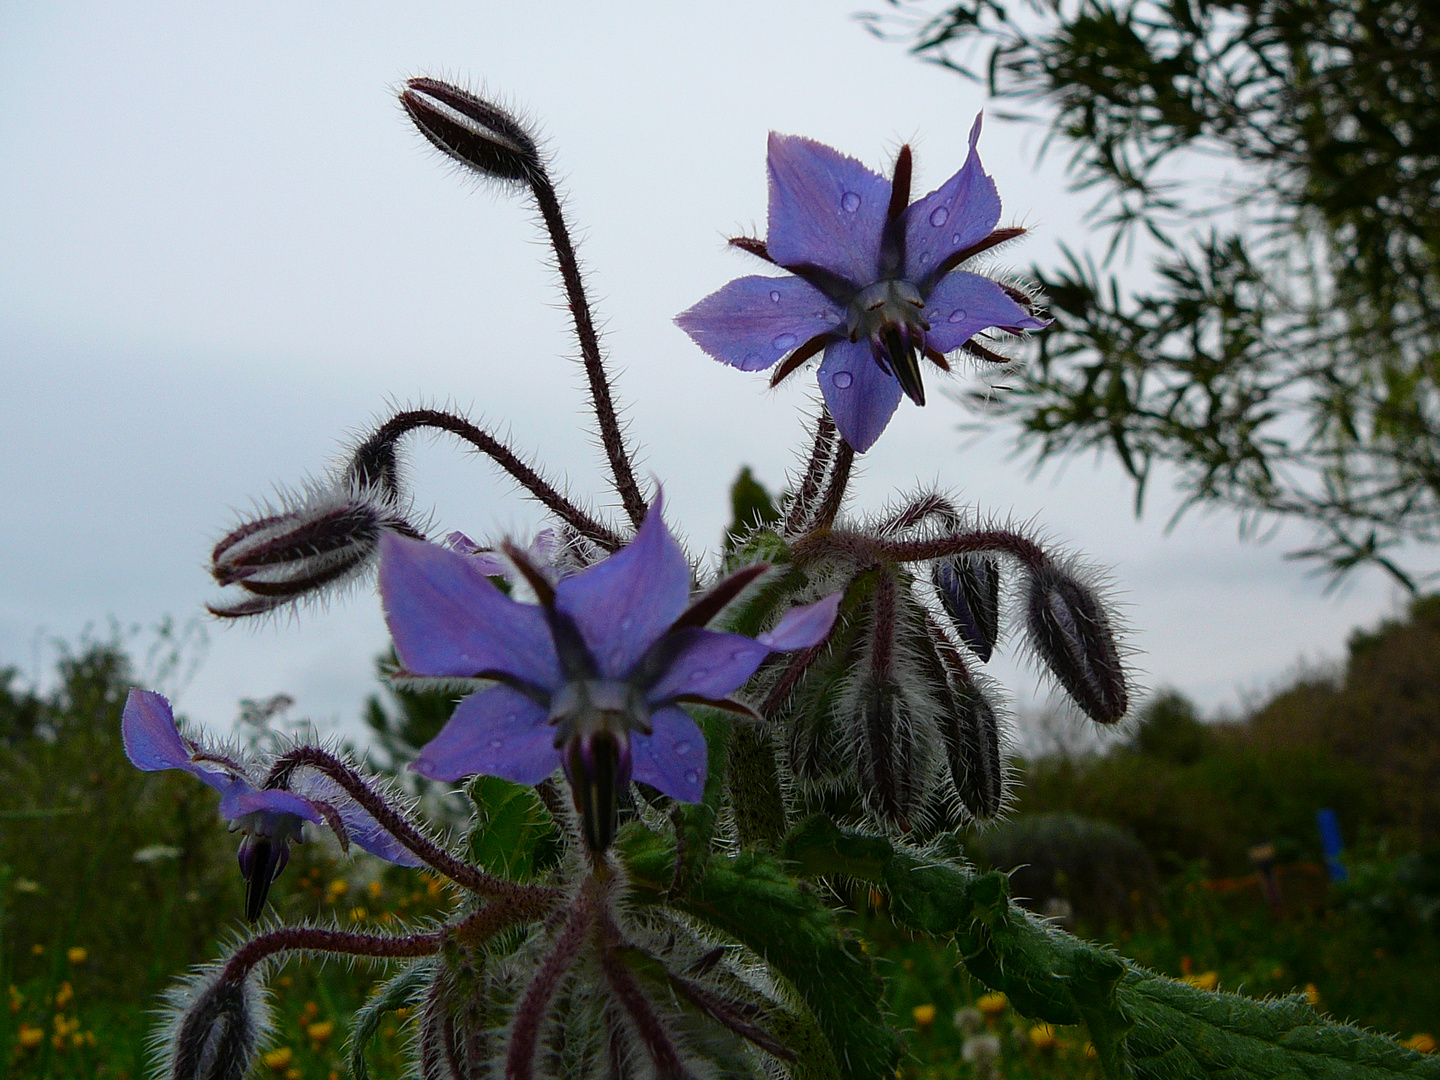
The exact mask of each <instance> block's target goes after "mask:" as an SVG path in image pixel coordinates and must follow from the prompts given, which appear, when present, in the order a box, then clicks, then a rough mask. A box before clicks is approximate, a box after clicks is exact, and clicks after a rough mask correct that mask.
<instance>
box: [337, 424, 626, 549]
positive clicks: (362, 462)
mask: <svg viewBox="0 0 1440 1080" xmlns="http://www.w3.org/2000/svg"><path fill="white" fill-rule="evenodd" d="M419 429H431V430H437V431H448V432H449V433H450V434H452V435H454V436H455V437H456V438H459V439H461V440H463V441H464V442H467V443H469V444H470V445H471V446H473V447H474V448H475V449H476V450H478V451H479V452H480V453H482V454H484V455H486V456H487V457H489V458H490V459H491V460H492V461H494V462H495V463H496V464H497V465H499V466H500V467H501V468H502V469H504V470H505V471H506V472H507V473H509V474H510V476H511V478H512V479H514V480H515V482H516V483H518V484H519V485H520V486H521V487H523V488H524V489H525V490H526V491H528V492H529V493H530V495H531V496H532V497H533V498H534V499H535V500H536V501H537V502H539V503H540V504H541V505H543V506H544V507H545V508H546V509H548V510H549V511H550V512H551V513H553V514H554V515H555V516H556V517H558V518H560V520H562V521H564V522H565V523H566V524H568V525H570V526H571V527H572V528H574V529H575V531H576V532H578V533H580V534H581V535H583V536H586V537H588V538H590V539H591V540H593V541H595V543H597V544H599V545H600V546H601V547H603V548H605V550H607V551H615V550H616V549H618V548H619V547H621V546H622V545H623V543H624V541H623V540H621V539H620V537H618V536H617V535H616V534H615V533H614V531H613V530H611V529H609V528H607V527H606V526H604V525H602V524H600V523H599V522H598V521H596V520H595V519H594V518H592V517H591V516H590V515H589V514H587V513H586V512H585V511H584V510H582V509H580V507H578V506H576V505H575V504H574V503H573V502H571V501H570V500H569V499H568V498H566V497H565V496H564V495H562V494H561V493H560V491H559V490H558V489H557V488H556V487H555V486H554V485H553V484H551V483H550V482H549V481H548V480H546V479H545V478H544V477H543V476H541V475H540V474H539V473H538V472H536V471H535V470H534V469H533V468H531V467H530V466H529V465H527V464H526V463H525V462H524V461H522V460H521V459H520V457H519V456H518V455H517V454H516V453H515V452H514V451H513V450H511V449H510V448H509V447H508V446H506V445H505V444H504V443H502V442H501V441H500V440H499V439H496V438H495V437H494V436H493V435H491V434H490V433H489V432H487V431H484V430H482V429H481V428H479V427H476V426H475V425H474V424H472V423H471V422H470V421H469V420H466V419H465V418H464V417H462V416H456V415H455V414H453V413H447V412H442V411H441V410H439V409H409V410H407V411H405V412H402V413H397V414H396V415H394V416H392V417H391V418H390V419H389V420H387V421H386V422H385V423H384V424H383V425H381V426H380V428H379V429H378V430H376V431H375V433H374V434H373V435H371V436H370V437H369V438H368V439H366V440H365V442H364V443H362V444H361V445H360V448H359V449H358V450H356V451H355V454H354V456H353V457H352V459H351V463H350V471H351V474H352V475H353V476H354V477H355V479H357V480H360V481H363V482H367V483H375V484H380V485H382V486H384V487H385V488H386V489H387V490H389V491H391V492H392V493H393V492H396V490H397V478H396V476H395V451H394V446H395V442H396V440H398V439H399V438H400V437H401V436H402V435H406V434H408V433H409V432H412V431H416V430H419Z"/></svg>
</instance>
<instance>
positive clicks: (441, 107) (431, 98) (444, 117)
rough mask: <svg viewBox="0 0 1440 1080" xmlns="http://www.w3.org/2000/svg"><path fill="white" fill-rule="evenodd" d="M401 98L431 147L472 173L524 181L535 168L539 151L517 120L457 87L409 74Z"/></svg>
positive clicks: (497, 107) (537, 163) (538, 158)
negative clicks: (469, 169) (409, 76)
mask: <svg viewBox="0 0 1440 1080" xmlns="http://www.w3.org/2000/svg"><path fill="white" fill-rule="evenodd" d="M400 103H401V104H402V105H403V106H405V111H406V112H407V113H409V114H410V119H411V120H413V121H414V122H415V126H416V127H417V128H419V129H420V133H421V134H422V135H424V136H425V138H427V139H429V140H430V141H431V142H432V143H433V144H434V145H435V147H436V149H438V150H440V151H442V152H443V153H445V154H447V155H448V156H450V157H452V158H454V159H455V160H456V161H458V162H459V163H460V164H462V165H465V166H468V167H469V168H471V169H474V170H475V171H476V172H479V173H482V174H484V175H485V176H489V177H493V178H495V179H497V180H525V181H528V180H529V179H530V178H531V177H533V176H534V175H536V174H537V173H538V172H539V171H540V152H539V150H537V149H536V147H535V140H534V139H533V138H532V137H531V135H530V133H529V132H528V131H526V130H525V128H524V127H523V126H521V124H520V122H519V121H518V120H516V119H515V118H514V117H513V116H511V115H510V114H509V113H507V112H506V111H505V110H504V109H501V108H500V107H499V106H497V105H492V104H491V103H490V102H488V101H484V100H482V99H481V98H478V97H476V96H475V95H474V94H471V93H469V92H468V91H466V90H461V89H460V88H459V87H458V86H451V85H450V84H449V83H444V82H440V81H439V80H438V79H424V78H420V79H410V80H408V81H407V82H406V83H405V90H404V91H403V92H402V93H401V94H400Z"/></svg>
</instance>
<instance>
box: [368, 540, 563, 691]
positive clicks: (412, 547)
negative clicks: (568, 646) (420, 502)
mask: <svg viewBox="0 0 1440 1080" xmlns="http://www.w3.org/2000/svg"><path fill="white" fill-rule="evenodd" d="M380 595H381V596H382V597H383V599H384V602H385V621H386V622H387V623H388V624H389V626H390V633H391V635H392V636H393V637H394V638H395V649H396V651H397V652H398V653H399V654H400V659H401V661H402V662H403V663H404V664H405V666H406V667H407V668H409V669H410V670H411V671H413V672H415V673H416V674H418V675H450V676H457V677H460V678H469V677H471V676H474V675H478V674H479V673H480V672H482V671H503V672H505V673H506V674H508V675H513V676H515V677H516V678H518V679H523V680H524V681H525V682H528V683H533V684H534V685H536V686H540V687H544V688H546V689H554V688H555V687H556V686H558V685H559V683H560V667H559V662H558V660H557V659H556V657H555V643H554V641H553V640H552V639H551V637H550V628H549V626H548V625H547V624H546V622H545V615H544V613H543V612H542V611H541V610H540V609H539V608H538V607H536V606H534V605H532V604H517V603H516V602H515V601H514V600H511V599H510V598H509V597H508V596H506V595H505V594H504V593H502V592H501V591H500V590H499V589H497V588H495V586H494V585H492V584H491V583H490V581H489V580H488V579H487V578H486V576H485V572H484V569H483V567H480V566H477V565H476V560H475V559H474V558H472V557H469V556H465V555H457V554H456V553H455V552H453V551H447V550H446V549H445V548H442V547H440V546H438V545H436V544H427V543H425V542H424V541H422V540H411V539H409V538H407V537H403V536H397V535H396V534H394V533H390V532H387V533H385V534H383V535H382V536H381V538H380Z"/></svg>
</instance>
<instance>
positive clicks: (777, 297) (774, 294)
mask: <svg viewBox="0 0 1440 1080" xmlns="http://www.w3.org/2000/svg"><path fill="white" fill-rule="evenodd" d="M770 300H771V302H772V303H775V304H778V303H779V302H780V294H779V293H778V292H775V291H774V290H771V292H770Z"/></svg>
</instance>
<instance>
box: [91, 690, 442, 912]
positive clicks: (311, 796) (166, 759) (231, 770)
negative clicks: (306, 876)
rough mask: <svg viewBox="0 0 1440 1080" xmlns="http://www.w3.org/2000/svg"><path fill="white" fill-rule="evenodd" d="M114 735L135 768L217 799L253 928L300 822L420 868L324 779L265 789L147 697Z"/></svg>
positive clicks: (130, 703) (300, 778) (250, 770)
mask: <svg viewBox="0 0 1440 1080" xmlns="http://www.w3.org/2000/svg"><path fill="white" fill-rule="evenodd" d="M120 735H121V739H122V740H123V741H124V744H125V754H126V756H128V757H129V758H130V762H131V764H133V765H134V766H135V767H136V768H138V769H143V770H145V771H146V772H159V771H162V770H165V769H183V770H184V771H185V772H188V773H190V774H191V775H192V776H194V777H195V778H196V779H198V780H200V781H201V782H203V783H205V784H208V785H209V786H210V787H212V788H214V789H215V790H216V791H218V792H220V816H221V817H223V818H225V819H226V820H228V821H229V822H230V829H231V831H232V832H239V833H242V834H243V835H244V839H243V840H241V842H240V852H239V859H240V873H241V874H242V875H243V876H244V878H245V916H246V918H248V919H249V920H250V921H251V922H254V921H255V920H256V919H258V918H259V917H260V913H261V912H262V911H263V910H264V909H265V897H266V896H267V895H268V894H269V892H270V885H271V883H272V882H273V881H274V880H275V879H276V878H277V877H279V876H280V871H281V870H284V869H285V864H286V863H287V862H289V861H290V842H291V841H292V840H300V839H301V838H302V837H301V826H302V824H303V823H304V822H306V821H309V822H313V823H314V824H316V825H328V826H330V828H331V829H333V830H334V832H335V834H336V836H337V837H339V838H340V841H341V843H342V844H343V845H345V846H348V845H349V844H350V843H351V842H352V841H353V842H354V843H356V844H359V845H360V846H361V847H362V848H364V849H365V850H366V851H368V852H370V854H372V855H378V856H380V858H382V859H386V860H388V861H389V862H392V863H395V864H397V865H399V866H419V865H420V860H419V859H418V858H417V857H416V856H415V855H414V854H413V853H411V852H410V851H409V850H408V849H407V848H405V847H404V846H403V845H402V844H401V843H400V841H398V840H396V839H395V837H393V836H391V835H390V834H389V833H388V832H386V831H385V829H384V828H383V827H381V825H380V823H379V822H378V821H376V820H375V819H374V818H373V817H371V816H370V814H369V813H368V812H366V811H365V810H364V809H362V808H361V807H360V806H359V805H357V804H356V802H355V800H353V799H352V798H351V797H350V796H349V795H348V794H346V793H345V791H344V790H343V789H342V788H341V787H340V785H339V784H337V783H336V782H335V781H334V780H331V779H330V778H329V777H328V776H322V775H319V774H314V773H310V772H302V773H300V774H299V775H297V776H296V777H295V778H294V780H293V781H292V783H291V786H290V789H289V790H283V789H280V788H267V787H264V786H263V781H261V780H260V779H258V777H257V775H256V774H257V773H258V772H259V771H260V770H258V769H256V768H255V767H254V766H252V765H247V764H246V763H244V762H242V761H239V760H238V759H236V758H235V757H234V756H232V755H230V754H228V753H226V752H225V751H224V750H223V749H219V748H215V747H207V746H204V745H202V744H200V743H198V742H196V741H195V740H193V739H189V738H187V737H185V736H184V735H181V734H180V730H179V728H178V727H177V726H176V724H175V714H174V712H172V711H171V708H170V702H169V701H167V700H166V699H165V697H164V696H163V695H161V694H157V693H155V692H154V691H153V690H131V691H130V696H129V697H128V698H126V699H125V713H124V715H123V716H122V717H121V720H120Z"/></svg>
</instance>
